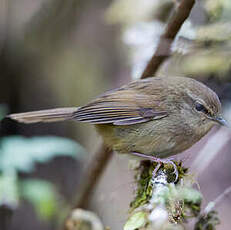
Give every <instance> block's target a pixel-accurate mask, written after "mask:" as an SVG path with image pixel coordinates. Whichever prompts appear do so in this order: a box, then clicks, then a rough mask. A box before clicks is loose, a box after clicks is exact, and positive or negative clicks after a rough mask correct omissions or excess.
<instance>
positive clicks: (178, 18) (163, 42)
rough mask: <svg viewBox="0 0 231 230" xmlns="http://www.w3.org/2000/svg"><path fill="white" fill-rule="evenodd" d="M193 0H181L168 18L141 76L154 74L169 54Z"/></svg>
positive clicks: (145, 76)
mask: <svg viewBox="0 0 231 230" xmlns="http://www.w3.org/2000/svg"><path fill="white" fill-rule="evenodd" d="M194 3H195V0H181V2H180V4H179V6H178V7H177V8H176V9H175V11H174V12H173V14H172V17H171V18H170V20H169V22H168V24H167V26H166V29H165V32H164V34H163V35H162V36H161V37H160V40H159V44H158V45H157V49H156V52H155V53H154V55H153V56H152V58H151V60H150V61H149V63H148V64H147V66H146V68H145V70H144V72H143V74H142V76H141V78H142V79H143V78H147V77H151V76H154V74H155V73H156V71H157V70H158V68H159V67H160V65H161V64H162V63H163V61H164V60H165V59H166V58H168V57H169V56H170V51H171V45H172V43H173V41H174V38H175V37H176V34H177V33H178V31H179V30H180V28H181V26H182V25H183V23H184V21H185V20H186V19H187V18H188V16H189V14H190V12H191V10H192V8H193V5H194Z"/></svg>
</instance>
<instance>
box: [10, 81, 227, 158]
mask: <svg viewBox="0 0 231 230" xmlns="http://www.w3.org/2000/svg"><path fill="white" fill-rule="evenodd" d="M220 112H221V104H220V101H219V99H218V97H217V95H216V94H215V93H214V92H213V91H212V90H211V89H209V88H208V87H207V86H205V85H203V84H202V83H200V82H198V81H196V80H193V79H190V78H184V77H154V78H149V79H145V80H138V81H134V82H131V83H129V84H127V85H125V86H123V87H121V88H118V89H115V90H112V91H109V92H106V93H105V94H103V95H101V96H99V97H97V98H96V99H95V100H93V101H91V102H90V103H88V104H86V105H85V106H82V107H78V108H77V107H76V108H75V107H74V108H61V109H51V110H42V111H37V112H28V113H19V114H11V115H9V116H8V117H10V118H12V119H14V120H17V121H20V122H24V123H35V122H54V121H61V120H71V119H73V120H77V121H81V122H89V123H92V124H95V125H96V128H97V130H98V131H99V133H100V134H101V135H102V136H103V139H104V141H105V143H106V144H107V145H108V146H110V147H112V148H113V149H114V150H116V151H118V152H121V153H132V152H138V153H142V154H145V155H152V156H156V157H160V158H163V157H167V156H171V155H174V154H176V153H180V152H182V151H184V150H185V149H187V148H189V147H190V146H192V145H193V144H194V143H195V142H197V141H198V140H200V139H201V137H203V136H204V135H205V134H206V133H207V132H208V131H209V130H210V129H211V128H212V127H213V125H214V124H215V123H217V122H218V123H221V124H224V122H225V121H224V120H223V119H222V118H221V116H220Z"/></svg>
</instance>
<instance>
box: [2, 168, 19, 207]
mask: <svg viewBox="0 0 231 230" xmlns="http://www.w3.org/2000/svg"><path fill="white" fill-rule="evenodd" d="M18 196H19V195H18V178H17V173H16V172H15V171H14V170H7V171H4V172H3V173H2V175H1V176H0V206H1V205H6V206H10V208H12V209H14V208H15V207H16V206H17V205H18V201H19V200H18V198H19V197H18Z"/></svg>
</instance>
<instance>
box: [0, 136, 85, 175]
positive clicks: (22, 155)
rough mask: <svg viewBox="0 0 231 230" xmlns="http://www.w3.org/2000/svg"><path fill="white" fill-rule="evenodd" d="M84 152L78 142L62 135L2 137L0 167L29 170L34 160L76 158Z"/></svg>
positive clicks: (45, 160) (3, 168) (31, 168)
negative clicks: (58, 157)
mask: <svg viewBox="0 0 231 230" xmlns="http://www.w3.org/2000/svg"><path fill="white" fill-rule="evenodd" d="M84 154H86V151H85V150H84V149H83V148H82V147H81V146H80V145H79V144H78V143H76V142H74V141H72V140H70V139H66V138H62V137H54V136H46V137H33V138H25V137H21V136H11V137H4V138H2V139H1V141H0V169H1V170H6V169H9V168H11V169H15V170H19V171H22V172H30V171H32V170H33V169H34V166H35V163H36V162H40V163H44V162H47V161H49V160H51V159H52V158H53V157H56V156H70V157H73V158H76V157H82V156H84Z"/></svg>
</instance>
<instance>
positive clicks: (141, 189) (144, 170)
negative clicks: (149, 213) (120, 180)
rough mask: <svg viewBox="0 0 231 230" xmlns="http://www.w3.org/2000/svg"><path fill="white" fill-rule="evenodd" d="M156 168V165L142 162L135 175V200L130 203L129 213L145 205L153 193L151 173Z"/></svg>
mask: <svg viewBox="0 0 231 230" xmlns="http://www.w3.org/2000/svg"><path fill="white" fill-rule="evenodd" d="M156 166H157V163H155V162H154V163H151V162H150V161H143V162H142V164H141V166H140V168H139V169H138V170H137V173H136V176H135V177H136V180H137V191H136V197H135V199H134V200H133V201H132V202H131V203H130V212H131V211H133V210H134V209H135V208H137V207H139V206H141V205H144V204H146V203H147V202H148V201H149V200H150V198H151V197H152V193H153V184H152V180H151V179H152V172H153V170H154V169H155V167H156Z"/></svg>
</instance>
